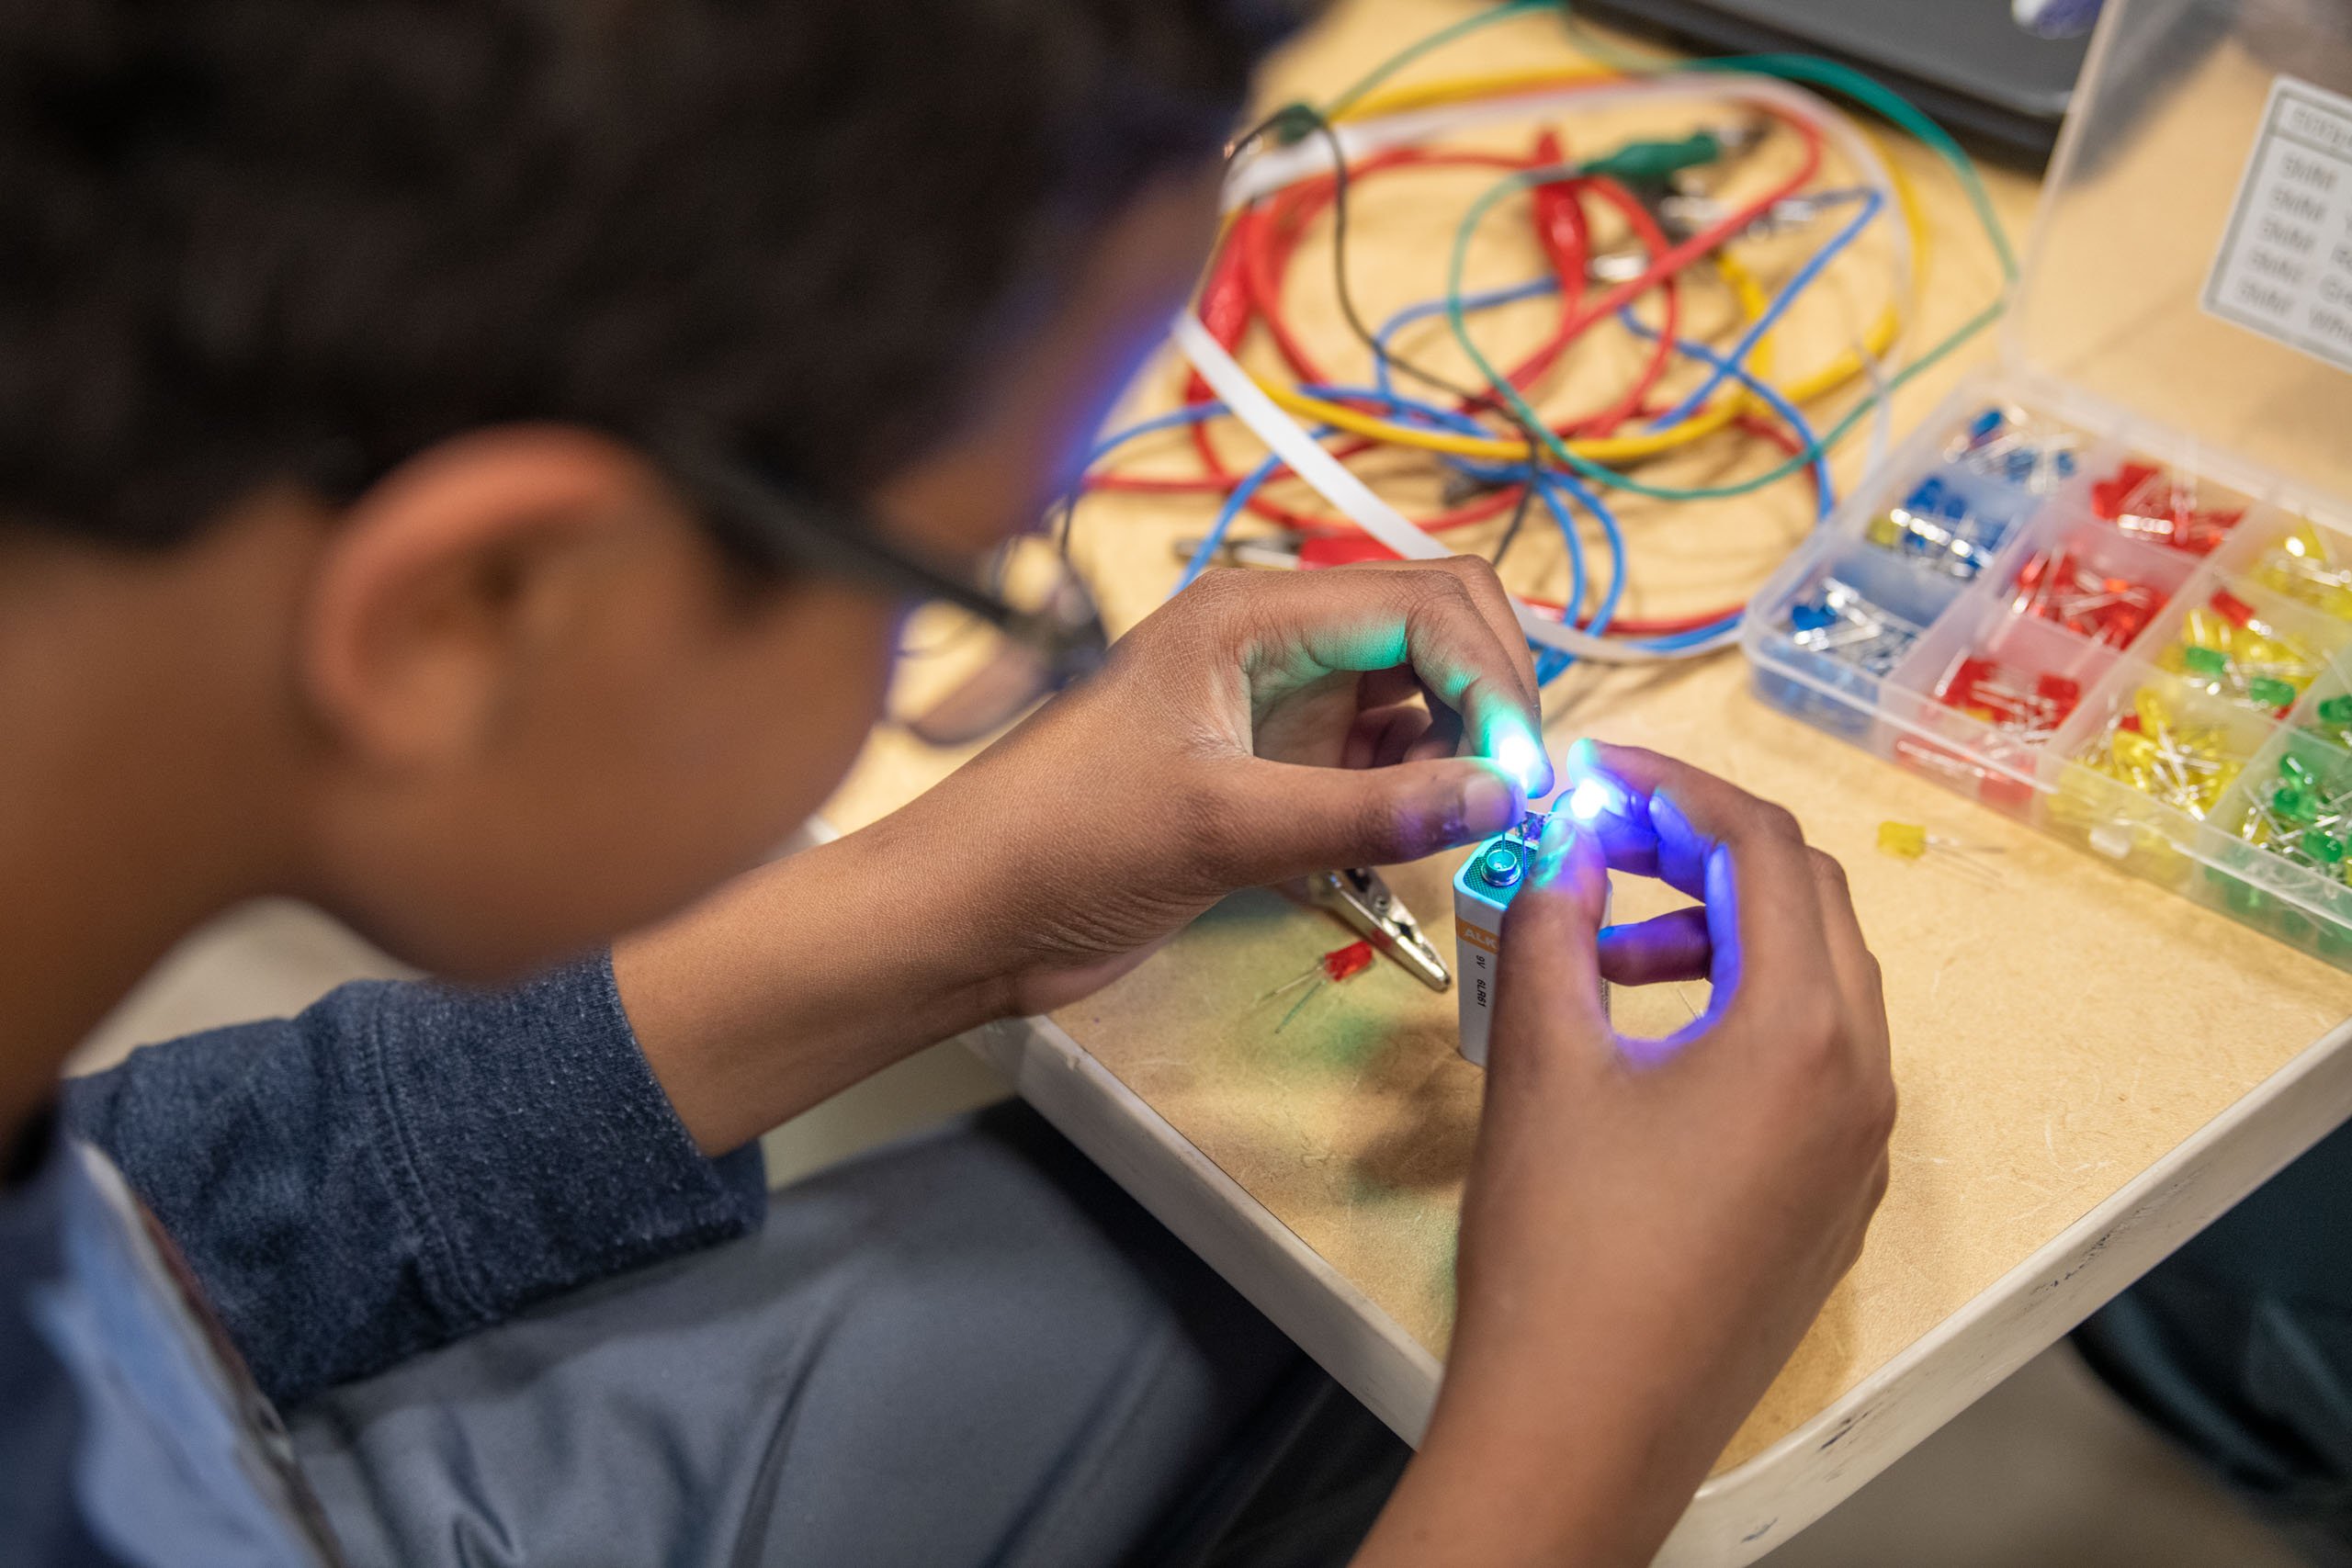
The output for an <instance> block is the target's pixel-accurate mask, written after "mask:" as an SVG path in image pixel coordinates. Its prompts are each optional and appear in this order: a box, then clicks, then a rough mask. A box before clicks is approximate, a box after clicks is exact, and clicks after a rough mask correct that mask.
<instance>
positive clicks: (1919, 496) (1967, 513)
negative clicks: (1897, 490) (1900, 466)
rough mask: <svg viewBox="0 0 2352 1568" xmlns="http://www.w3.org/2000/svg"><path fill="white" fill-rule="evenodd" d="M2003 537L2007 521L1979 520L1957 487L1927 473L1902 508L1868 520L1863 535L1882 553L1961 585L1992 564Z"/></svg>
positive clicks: (1983, 517) (1888, 510) (1979, 516)
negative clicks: (1954, 578) (1926, 569)
mask: <svg viewBox="0 0 2352 1568" xmlns="http://www.w3.org/2000/svg"><path fill="white" fill-rule="evenodd" d="M2007 532H2008V524H2007V521H2006V520H2004V519H1996V518H1989V517H1986V516H1984V515H1983V514H1982V513H1979V512H1977V511H1976V509H1975V508H1973V506H1971V505H1970V504H1969V501H1968V498H1967V497H1966V496H1964V495H1962V493H1961V492H1960V491H1958V490H1957V489H1956V488H1954V487H1952V486H1951V485H1947V484H1946V483H1944V481H1943V480H1942V479H1939V478H1938V477H1937V476H1935V475H1933V474H1930V475H1929V476H1928V478H1926V479H1922V480H1921V481H1920V482H1919V487H1918V488H1917V490H1915V491H1912V492H1911V494H1910V495H1909V496H1908V497H1907V498H1905V501H1904V502H1903V504H1902V505H1900V506H1894V507H1889V508H1888V509H1887V510H1886V511H1885V512H1883V513H1880V514H1879V515H1878V516H1876V517H1874V518H1872V519H1871V524H1870V526H1869V527H1868V528H1867V529H1865V530H1864V531H1863V536H1864V537H1865V538H1867V539H1869V540H1870V542H1871V544H1873V545H1876V546H1877V547H1879V548H1881V549H1883V550H1893V551H1894V553H1895V554H1897V555H1900V556H1903V557H1905V558H1908V559H1911V560H1915V561H1917V562H1918V563H1919V564H1920V565H1922V566H1924V567H1926V568H1928V570H1931V571H1939V572H1942V573H1943V574H1944V575H1945V576H1947V577H1957V578H1961V579H1962V580H1963V581H1964V580H1966V579H1968V578H1972V577H1974V576H1975V575H1976V574H1977V573H1978V572H1980V571H1982V570H1985V568H1986V567H1987V566H1990V565H1991V564H1992V561H1993V552H1994V551H1995V550H1996V549H1998V548H2000V546H2001V539H2002V536H2004V535H2006V534H2007Z"/></svg>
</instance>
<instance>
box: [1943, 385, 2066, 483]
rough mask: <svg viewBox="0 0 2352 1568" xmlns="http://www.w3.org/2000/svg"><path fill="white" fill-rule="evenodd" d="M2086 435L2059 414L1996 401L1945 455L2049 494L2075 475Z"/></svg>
mask: <svg viewBox="0 0 2352 1568" xmlns="http://www.w3.org/2000/svg"><path fill="white" fill-rule="evenodd" d="M2081 445H2082V437H2081V436H2080V435H2078V434H2075V432H2074V431H2071V430H2068V429H2067V428H2066V427H2065V426H2064V425H2062V424H2059V423H2056V422H2055V421H2053V420H2049V419H2045V418H2043V417H2042V416H2041V415H2040V414H2037V413H2034V412H2030V411H2029V410H2026V409H2022V408H2019V407H2018V406H2017V405H2016V404H2014V403H2001V404H1996V405H1994V406H1993V407H1991V408H1988V409H1986V410H1985V412H1982V413H1980V414H1978V415H1977V416H1976V417H1975V418H1974V419H1973V420H1971V421H1969V422H1968V424H1967V425H1966V427H1964V428H1963V429H1962V431H1961V432H1960V434H1957V435H1955V436H1953V437H1952V438H1951V441H1950V442H1948V443H1947V444H1946V445H1945V446H1944V460H1945V461H1946V462H1948V463H1957V464H1959V465H1960V466H1961V467H1962V468H1966V469H1968V470H1969V471H1970V472H1972V473H1978V474H1983V475H1984V476H1985V478H1987V479H1998V480H2000V481H2001V482H2002V483H2003V484H2008V485H2015V486H2017V487H2018V489H2019V490H2022V491H2027V492H2028V493H2030V494H2033V495H2048V494H2050V493H2051V492H2052V491H2055V490H2056V489H2057V488H2058V487H2059V486H2061V485H2063V484H2064V483H2065V482H2066V481H2067V480H2068V479H2073V478H2074V477H2075V466H2076V464H2077V462H2078V461H2079V457H2078V451H2079V448H2080V446H2081Z"/></svg>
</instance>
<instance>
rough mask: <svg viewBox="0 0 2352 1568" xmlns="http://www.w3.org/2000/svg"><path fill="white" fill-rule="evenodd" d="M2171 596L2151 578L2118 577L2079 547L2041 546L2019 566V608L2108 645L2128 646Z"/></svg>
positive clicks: (2114, 646) (2019, 610) (2078, 634)
mask: <svg viewBox="0 0 2352 1568" xmlns="http://www.w3.org/2000/svg"><path fill="white" fill-rule="evenodd" d="M2168 597H2170V596H2169V595H2168V594H2167V593H2165V591H2164V590H2162V589H2160V588H2157V587H2156V586H2154V584H2153V583H2147V582H2141V581H2136V580H2134V579H2132V578H2129V577H2119V576H2115V575H2113V574H2112V573H2111V572H2109V571H2108V570H2103V569H2102V568H2100V567H2098V566H2097V565H2095V564H2094V563H2093V562H2091V561H2090V560H2089V559H2088V558H2086V556H2085V554H2084V553H2083V552H2081V551H2079V550H2074V549H2059V550H2043V551H2041V553H2040V554H2039V555H2036V556H2035V557H2034V558H2032V559H2031V560H2029V561H2027V562H2026V563H2025V565H2024V566H2022V567H2020V568H2018V581H2017V600H2016V604H2017V608H2018V612H2019V613H2020V614H2022V615H2037V616H2039V617H2041V619H2042V620H2045V621H2052V622H2055V623H2056V624H2057V625H2059V626H2064V627H2065V628H2066V629H2067V630H2068V631H2070V632H2073V633H2075V635H2076V636H2078V637H2088V638H2090V639H2091V640H2092V641H2093V642H2099V643H2105V644H2106V645H2107V646H2108V647H2109V648H2122V647H2125V646H2127V645H2128V644H2129V643H2130V642H2131V639H2132V638H2133V637H2138V636H2139V635H2140V633H2141V632H2142V631H2143V630H2145V629H2146V627H2147V625H2148V623H2149V622H2150V621H2152V620H2154V619H2155V617H2156V612H2157V611H2159V610H2161V609H2163V608H2164V607H2165V600H2166V599H2167V598H2168Z"/></svg>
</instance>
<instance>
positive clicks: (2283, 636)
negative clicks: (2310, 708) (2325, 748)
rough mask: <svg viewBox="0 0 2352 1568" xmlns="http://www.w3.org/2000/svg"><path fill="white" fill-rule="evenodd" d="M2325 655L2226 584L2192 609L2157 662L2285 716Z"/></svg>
mask: <svg viewBox="0 0 2352 1568" xmlns="http://www.w3.org/2000/svg"><path fill="white" fill-rule="evenodd" d="M2321 660H2322V656H2321V655H2320V654H2319V653H2318V652H2316V651H2315V650H2313V649H2312V647H2311V645H2310V644H2309V643H2307V642H2306V641H2304V640H2303V639H2302V638H2301V637H2297V636H2295V635H2294V634H2293V633H2291V632H2288V631H2285V630H2283V629H2281V628H2279V627H2278V626H2272V625H2271V624H2270V623H2269V622H2268V621H2267V620H2265V619H2263V618H2262V616H2261V615H2258V614H2256V611H2255V608H2254V606H2253V605H2251V604H2247V603H2246V602H2245V600H2243V599H2240V598H2239V597H2238V596H2237V595H2236V594H2234V593H2232V592H2229V591H2228V590H2227V589H2223V590H2221V591H2218V592H2215V593H2214V595H2213V597H2212V598H2211V600H2210V601H2208V602H2207V603H2206V604H2203V605H2201V606H2199V608H2197V609H2194V610H2191V611H2189V612H2188V619H2187V620H2185V621H2184V622H2183V623H2182V624H2181V628H2180V640H2179V641H2178V642H2177V643H2175V644H2174V645H2173V646H2172V647H2170V648H2168V649H2165V651H2164V652H2163V653H2162V654H2160V655H2158V656H2157V659H2156V662H2157V663H2159V664H2161V665H2162V666H2164V668H2165V669H2167V670H2170V671H2173V672H2175V673H2176V674H2177V675H2179V676H2181V677H2182V679H2183V680H2185V681H2186V682H2188V684H2189V685H2192V686H2195V687H2197V688H2198V689H2199V690H2200V691H2203V692H2205V693H2207V694H2210V695H2212V696H2217V697H2224V698H2227V699H2228V700H2229V701H2231V702H2233V703H2236V704H2238V705H2240V706H2242V707H2250V708H2257V709H2261V710H2264V711H2266V712H2269V713H2273V714H2276V715H2278V716H2280V717H2282V718H2283V717H2284V716H2286V713H2287V710H2288V709H2289V708H2290V707H2292V706H2294V704H2295V699H2296V697H2298V696H2300V695H2301V694H2302V690H2303V688H2304V687H2306V686H2308V685H2310V684H2311V683H2312V681H2313V680H2315V679H2316V678H2317V677H2318V675H2319V671H2320V664H2321Z"/></svg>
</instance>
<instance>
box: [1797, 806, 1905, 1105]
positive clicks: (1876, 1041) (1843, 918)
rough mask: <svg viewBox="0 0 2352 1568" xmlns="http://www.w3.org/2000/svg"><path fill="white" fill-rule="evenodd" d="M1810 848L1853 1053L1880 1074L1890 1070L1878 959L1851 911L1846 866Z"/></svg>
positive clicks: (1850, 894)
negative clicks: (1844, 1003)
mask: <svg viewBox="0 0 2352 1568" xmlns="http://www.w3.org/2000/svg"><path fill="white" fill-rule="evenodd" d="M1811 854H1812V856H1813V874H1814V889H1815V898H1816V899H1817V901H1818V902H1819V904H1820V906H1821V923H1822V930H1823V934H1824V936H1825V937H1826V939H1827V942H1828V947H1829V963H1830V967H1831V968H1832V969H1834V970H1835V971H1836V972H1837V975H1838V989H1839V991H1840V992H1842V993H1843V994H1844V996H1845V998H1846V1016H1847V1021H1848V1025H1849V1031H1850V1032H1851V1035H1852V1044H1853V1048H1854V1052H1855V1055H1856V1057H1857V1059H1858V1060H1859V1061H1860V1064H1861V1065H1862V1066H1863V1067H1864V1068H1865V1070H1867V1071H1870V1072H1872V1073H1874V1074H1877V1075H1880V1076H1883V1075H1884V1074H1886V1073H1887V1071H1888V1070H1889V1066H1888V1058H1889V1054H1890V1043H1889V1039H1888V1033H1887V1023H1886V989H1885V984H1884V981H1883V976H1881V974H1880V971H1879V963H1878V959H1877V957H1876V956H1875V955H1873V954H1872V953H1871V950H1870V944H1869V943H1868V942H1865V941H1863V940H1862V922H1861V917H1860V916H1859V915H1857V914H1856V913H1855V912H1854V896H1853V892H1852V889H1851V888H1849V886H1847V883H1846V868H1845V867H1844V866H1842V865H1839V864H1838V862H1837V861H1836V860H1835V859H1833V858H1832V857H1831V856H1829V855H1826V854H1824V853H1823V852H1821V851H1819V850H1814V851H1812V852H1811Z"/></svg>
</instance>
